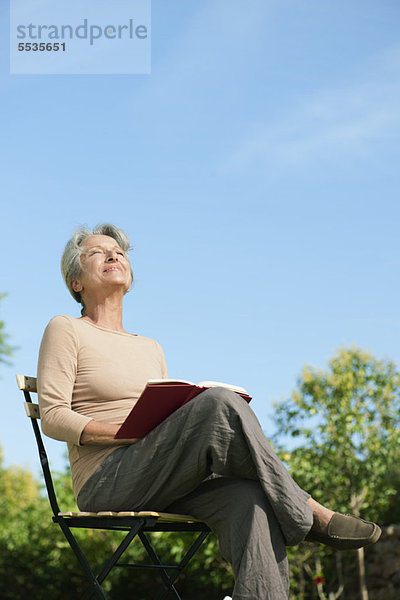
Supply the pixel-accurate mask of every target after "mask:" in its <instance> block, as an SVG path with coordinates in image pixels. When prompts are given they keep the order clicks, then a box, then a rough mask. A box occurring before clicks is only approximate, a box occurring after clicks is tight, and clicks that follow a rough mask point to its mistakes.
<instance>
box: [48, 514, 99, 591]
mask: <svg viewBox="0 0 400 600" xmlns="http://www.w3.org/2000/svg"><path fill="white" fill-rule="evenodd" d="M58 524H59V525H60V527H61V529H62V532H63V533H64V535H65V537H66V538H67V540H68V542H69V545H70V546H71V548H72V550H73V551H74V553H75V556H76V558H77V559H78V561H79V563H80V565H81V567H82V568H83V570H84V572H85V574H86V577H87V578H88V579H89V581H90V582H91V584H92V586H93V587H91V589H90V597H91V596H92V595H93V594H97V596H98V597H99V598H102V600H108V597H107V594H106V593H105V591H104V590H103V588H102V587H101V585H100V583H99V582H98V580H97V577H96V575H95V574H94V573H93V571H92V569H91V568H90V565H89V563H88V561H87V560H86V557H85V555H84V554H83V552H82V550H81V549H80V547H79V544H78V542H77V541H76V539H75V537H74V536H73V534H72V532H71V530H70V529H69V527H68V525H66V524H65V522H64V521H63V520H59V521H58Z"/></svg>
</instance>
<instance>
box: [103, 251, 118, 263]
mask: <svg viewBox="0 0 400 600" xmlns="http://www.w3.org/2000/svg"><path fill="white" fill-rule="evenodd" d="M106 260H107V262H114V261H115V260H116V261H118V254H117V253H116V252H109V254H108V256H107V258H106Z"/></svg>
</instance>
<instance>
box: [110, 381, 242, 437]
mask: <svg viewBox="0 0 400 600" xmlns="http://www.w3.org/2000/svg"><path fill="white" fill-rule="evenodd" d="M210 387H224V388H226V389H228V390H231V391H233V392H236V393H237V394H239V395H240V396H242V398H244V399H245V400H246V402H250V400H251V396H249V395H248V393H247V392H246V390H245V389H244V388H242V387H239V386H236V385H229V384H227V383H220V382H218V381H201V382H200V383H197V384H195V383H192V382H191V381H184V380H183V379H150V380H149V381H148V382H147V384H146V386H145V388H144V390H143V392H142V393H141V395H140V397H139V399H138V401H137V402H136V404H135V406H134V407H133V408H132V410H131V412H130V413H129V415H128V416H127V417H126V419H125V421H124V422H123V423H122V425H121V427H120V428H119V430H118V431H117V433H116V435H115V439H119V440H120V439H128V438H141V437H144V436H145V435H146V434H147V433H148V432H149V431H151V430H152V429H154V427H156V426H157V425H159V424H160V423H161V422H162V421H164V419H166V418H167V417H168V416H169V415H170V414H171V413H173V412H174V411H175V410H177V409H178V408H180V407H181V406H183V405H184V404H186V403H187V402H189V400H192V399H193V398H195V397H196V396H197V395H198V394H201V392H204V390H206V389H207V388H210Z"/></svg>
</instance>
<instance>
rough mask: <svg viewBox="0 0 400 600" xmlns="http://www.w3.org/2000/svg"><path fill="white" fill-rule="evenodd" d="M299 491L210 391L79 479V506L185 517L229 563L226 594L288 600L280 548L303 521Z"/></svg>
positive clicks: (257, 434)
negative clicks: (204, 530) (231, 583)
mask: <svg viewBox="0 0 400 600" xmlns="http://www.w3.org/2000/svg"><path fill="white" fill-rule="evenodd" d="M308 498H309V495H308V494H307V493H306V492H304V491H303V490H301V489H300V488H299V487H298V485H297V484H296V483H295V482H294V481H293V479H292V478H291V477H290V475H289V473H288V471H287V470H286V469H285V467H284V466H283V464H282V462H281V461H280V460H279V459H278V457H277V456H276V454H275V453H274V451H273V450H272V448H271V446H270V444H269V442H268V441H267V439H266V438H265V436H264V434H263V432H262V430H261V427H260V424H259V422H258V421H257V419H256V417H255V415H254V413H253V411H252V410H251V409H250V407H249V406H248V404H247V402H245V401H244V400H243V398H241V397H240V396H238V395H237V394H235V393H233V392H230V391H228V390H225V389H223V388H211V389H209V390H207V391H205V392H203V393H202V394H199V395H198V396H197V397H196V398H195V399H194V400H192V401H191V402H188V404H186V405H185V406H183V407H182V408H180V409H179V410H177V411H176V412H174V413H173V414H172V415H171V416H170V417H168V419H166V420H165V421H164V422H163V423H161V424H160V425H159V426H158V427H156V429H153V431H151V432H150V433H149V434H148V435H147V436H146V437H144V438H143V439H141V440H140V441H139V442H137V443H135V444H132V445H130V446H125V447H123V448H118V449H116V450H115V451H114V452H112V453H111V454H110V455H109V456H108V457H107V458H106V459H105V461H104V462H103V463H102V464H101V465H100V467H99V468H98V469H97V470H96V472H95V473H94V474H93V475H92V476H91V477H90V478H89V480H88V481H87V482H86V483H85V484H84V486H83V488H82V489H81V491H80V493H79V497H78V506H79V508H80V509H81V510H87V511H101V510H114V511H121V510H136V511H137V510H158V511H169V512H177V513H183V514H191V515H193V516H194V517H197V518H199V519H201V520H202V521H205V522H206V523H207V524H208V525H209V526H210V527H211V529H212V530H213V531H214V532H215V534H216V535H217V537H218V541H219V545H220V550H221V554H222V555H223V557H224V558H225V559H226V560H228V561H229V562H230V563H231V564H232V568H233V573H234V576H235V588H234V591H233V599H234V600H287V598H288V597H289V576H288V565H287V557H286V549H285V546H286V545H295V544H297V543H298V542H300V541H301V540H303V539H304V537H305V535H306V534H307V533H308V531H309V530H310V528H311V525H312V522H313V518H312V510H311V508H310V506H309V505H308V504H307V499H308Z"/></svg>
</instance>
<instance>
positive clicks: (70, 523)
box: [17, 375, 210, 600]
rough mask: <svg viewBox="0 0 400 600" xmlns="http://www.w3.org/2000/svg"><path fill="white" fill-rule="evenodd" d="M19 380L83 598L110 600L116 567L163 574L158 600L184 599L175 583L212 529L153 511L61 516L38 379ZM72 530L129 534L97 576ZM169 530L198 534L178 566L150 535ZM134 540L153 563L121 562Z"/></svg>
mask: <svg viewBox="0 0 400 600" xmlns="http://www.w3.org/2000/svg"><path fill="white" fill-rule="evenodd" d="M17 381H18V386H19V388H20V389H21V390H22V392H23V394H24V397H25V409H26V413H27V415H28V417H30V418H31V422H32V427H33V430H34V433H35V438H36V442H37V446H38V451H39V458H40V464H41V466H42V471H43V476H44V480H45V484H46V489H47V494H48V498H49V502H50V506H51V509H52V511H53V517H52V520H53V521H54V523H58V525H59V526H60V528H61V530H62V532H63V533H64V535H65V537H66V539H67V540H68V542H69V544H70V546H71V548H72V550H73V552H74V553H75V556H76V557H77V559H78V561H79V563H80V565H81V567H82V569H83V571H84V573H85V575H86V577H87V579H88V580H89V582H90V586H89V588H88V589H87V590H86V592H85V593H84V595H83V596H82V600H89V599H90V598H92V597H93V596H94V595H96V597H98V598H102V599H103V600H107V598H108V597H107V594H106V593H105V591H104V590H103V588H102V583H103V581H104V580H105V578H106V577H107V575H108V574H109V573H110V571H111V569H113V568H114V567H136V568H148V569H156V570H157V571H159V572H160V574H161V580H162V583H163V585H164V589H163V590H162V591H161V593H160V595H159V596H158V600H164V599H165V598H167V596H168V595H169V594H173V595H174V597H175V598H176V599H178V600H182V598H181V596H180V594H179V592H178V590H177V589H176V587H175V582H176V580H177V578H178V577H179V575H180V573H181V572H182V571H183V569H184V568H185V567H186V566H187V564H188V563H189V561H190V560H191V558H192V557H193V556H194V555H195V553H196V552H197V550H198V549H199V548H200V546H201V544H202V543H203V542H204V540H205V539H206V537H207V536H208V534H209V533H210V529H209V527H208V526H207V525H206V524H205V523H202V522H200V521H197V520H196V519H193V518H191V517H189V516H187V515H169V514H168V513H158V512H153V511H143V512H139V513H83V512H80V513H72V512H70V513H62V512H61V511H60V508H59V506H58V502H57V497H56V492H55V489H54V484H53V479H52V475H51V471H50V465H49V461H48V458H47V453H46V449H45V446H44V443H43V439H42V435H41V432H40V428H39V425H38V419H39V418H40V412H39V406H38V405H37V404H35V403H34V402H32V398H31V392H36V379H35V378H34V377H26V376H21V375H17ZM133 515H134V516H133ZM73 528H80V529H82V528H83V529H102V530H107V531H125V532H127V533H126V536H125V537H124V538H123V540H122V541H121V543H120V544H119V546H118V547H117V549H116V550H115V551H114V553H113V554H112V556H111V557H110V558H109V559H108V561H106V563H105V564H104V565H103V567H102V569H101V570H100V572H99V573H98V575H97V576H96V575H95V573H94V572H93V570H92V568H91V566H90V565H89V562H88V560H87V558H86V556H85V555H84V553H83V551H82V549H81V548H80V546H79V544H78V542H77V540H76V538H75V536H74V535H73V533H72V531H71V529H73ZM166 531H169V532H171V531H172V532H192V533H194V534H197V535H196V536H195V539H194V541H192V543H191V545H190V547H189V548H188V549H187V551H186V553H185V555H184V557H183V558H182V559H181V561H180V562H179V563H178V564H165V563H163V562H162V561H161V560H160V558H159V556H158V554H157V552H156V550H155V548H154V547H153V545H152V543H151V541H150V538H149V536H148V535H147V534H148V533H152V532H166ZM135 538H138V539H139V540H140V541H141V543H142V545H143V547H144V548H145V550H146V552H147V555H148V556H149V558H150V560H151V563H149V564H143V563H130V562H121V561H120V559H121V557H122V555H123V554H124V552H125V550H127V549H128V547H129V546H130V544H131V543H132V542H133V540H134V539H135Z"/></svg>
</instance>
